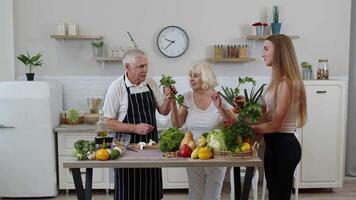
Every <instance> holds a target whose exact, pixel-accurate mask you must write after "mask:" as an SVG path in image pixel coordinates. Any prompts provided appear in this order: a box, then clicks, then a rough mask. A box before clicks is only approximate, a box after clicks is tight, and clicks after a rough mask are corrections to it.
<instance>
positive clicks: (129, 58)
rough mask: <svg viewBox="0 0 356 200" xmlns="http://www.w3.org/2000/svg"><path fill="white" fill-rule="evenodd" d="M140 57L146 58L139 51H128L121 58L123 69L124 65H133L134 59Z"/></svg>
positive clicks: (143, 53)
mask: <svg viewBox="0 0 356 200" xmlns="http://www.w3.org/2000/svg"><path fill="white" fill-rule="evenodd" d="M141 56H146V55H145V52H143V51H142V50H141V49H136V48H134V49H129V50H127V51H126V52H125V54H124V56H123V57H122V65H123V66H124V67H125V65H126V64H133V63H135V61H136V58H137V57H141Z"/></svg>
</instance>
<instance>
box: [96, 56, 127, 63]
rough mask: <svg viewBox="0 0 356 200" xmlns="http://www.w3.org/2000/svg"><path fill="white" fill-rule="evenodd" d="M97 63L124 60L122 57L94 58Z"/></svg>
mask: <svg viewBox="0 0 356 200" xmlns="http://www.w3.org/2000/svg"><path fill="white" fill-rule="evenodd" d="M94 60H96V61H113V62H114V61H121V60H122V58H120V57H94Z"/></svg>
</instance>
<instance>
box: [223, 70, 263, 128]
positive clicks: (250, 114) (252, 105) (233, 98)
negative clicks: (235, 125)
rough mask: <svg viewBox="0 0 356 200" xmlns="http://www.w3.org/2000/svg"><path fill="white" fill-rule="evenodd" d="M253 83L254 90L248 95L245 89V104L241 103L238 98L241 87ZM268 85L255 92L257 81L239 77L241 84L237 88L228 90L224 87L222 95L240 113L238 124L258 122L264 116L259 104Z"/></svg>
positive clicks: (247, 77)
mask: <svg viewBox="0 0 356 200" xmlns="http://www.w3.org/2000/svg"><path fill="white" fill-rule="evenodd" d="M246 83H251V84H252V88H251V91H250V92H249V93H248V92H247V89H244V98H245V100H244V101H243V102H239V101H238V100H237V98H238V97H239V95H240V86H241V85H242V84H246ZM265 85H266V84H263V85H262V86H261V87H259V88H258V89H257V91H256V90H255V87H256V81H255V80H254V79H253V78H252V77H249V76H246V77H244V78H241V77H239V82H238V85H237V87H236V88H228V87H224V86H222V89H223V93H224V94H222V93H220V95H221V96H222V97H223V98H224V99H225V100H226V101H227V102H228V103H229V104H230V105H232V106H233V107H234V108H235V109H237V110H238V111H239V116H238V122H239V123H246V121H249V122H252V123H254V122H256V121H257V120H258V118H259V117H260V116H261V115H262V105H261V104H260V103H259V100H260V98H261V95H262V93H263V88H264V86H265Z"/></svg>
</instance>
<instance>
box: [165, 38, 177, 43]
mask: <svg viewBox="0 0 356 200" xmlns="http://www.w3.org/2000/svg"><path fill="white" fill-rule="evenodd" d="M165 40H167V41H168V42H171V43H175V41H174V40H168V39H167V38H165Z"/></svg>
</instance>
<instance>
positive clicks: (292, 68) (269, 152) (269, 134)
mask: <svg viewBox="0 0 356 200" xmlns="http://www.w3.org/2000/svg"><path fill="white" fill-rule="evenodd" d="M262 57H263V58H264V62H265V64H266V66H268V67H272V80H271V83H270V85H269V87H268V88H267V90H266V93H265V94H264V104H265V106H266V113H265V117H266V119H267V121H266V122H263V123H260V124H257V125H253V126H252V129H253V130H254V132H255V133H256V134H259V135H263V136H264V140H265V143H266V150H265V157H264V168H265V175H266V180H267V188H268V191H269V199H270V200H287V199H290V196H291V191H292V185H293V174H294V170H295V168H296V166H297V164H298V163H299V161H300V158H301V148H300V144H299V142H298V140H297V138H296V137H295V135H294V132H295V129H296V127H302V126H303V125H304V124H305V121H306V117H307V116H306V97H305V89H304V84H303V81H302V79H301V75H300V72H299V70H298V62H297V58H296V54H295V51H294V47H293V44H292V42H291V40H290V39H289V37H287V36H285V35H273V36H270V37H268V38H267V39H266V41H265V42H264V46H263V56H262Z"/></svg>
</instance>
